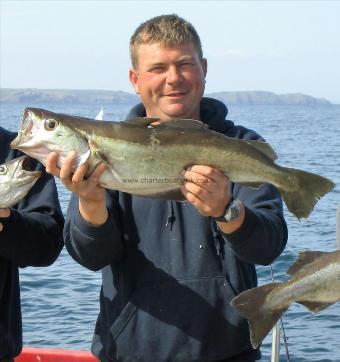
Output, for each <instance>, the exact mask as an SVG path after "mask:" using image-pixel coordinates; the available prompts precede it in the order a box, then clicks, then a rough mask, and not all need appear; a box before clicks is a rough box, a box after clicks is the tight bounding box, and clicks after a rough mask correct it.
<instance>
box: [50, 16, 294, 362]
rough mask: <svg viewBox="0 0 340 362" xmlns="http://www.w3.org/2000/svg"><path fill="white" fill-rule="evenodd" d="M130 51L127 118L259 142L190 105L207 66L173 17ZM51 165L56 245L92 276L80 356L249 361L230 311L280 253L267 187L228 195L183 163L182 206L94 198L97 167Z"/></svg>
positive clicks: (241, 324) (242, 329) (279, 219)
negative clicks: (95, 309)
mask: <svg viewBox="0 0 340 362" xmlns="http://www.w3.org/2000/svg"><path fill="white" fill-rule="evenodd" d="M130 51H131V60H132V68H131V70H130V81H131V83H132V85H133V87H134V89H135V91H136V93H137V94H138V95H139V96H140V99H141V101H142V104H139V105H137V106H136V107H134V108H133V109H132V110H131V112H130V114H129V116H128V118H133V117H136V116H148V117H159V118H160V121H159V122H158V123H161V122H164V121H170V122H171V120H173V119H178V118H183V119H187V118H194V119H199V120H201V121H202V122H204V123H207V124H208V125H209V127H210V128H211V129H212V130H215V131H217V132H221V133H224V134H226V135H227V136H229V137H235V138H247V139H260V137H259V136H258V135H257V134H256V133H255V132H253V131H250V130H247V129H245V128H244V127H239V126H235V125H234V124H233V122H231V121H226V120H225V117H226V115H227V110H226V107H225V106H224V105H223V104H222V103H220V102H218V101H216V100H213V99H208V98H202V96H203V92H204V87H205V76H206V73H207V61H206V59H204V58H203V55H202V48H201V43H200V39H199V37H198V35H197V33H196V31H195V29H194V28H193V27H192V25H191V24H190V23H188V22H186V21H185V20H184V19H181V18H179V17H178V16H176V15H164V16H160V17H156V18H153V19H150V20H148V21H147V22H145V23H143V24H142V25H141V26H139V27H138V28H137V30H136V32H135V33H134V34H133V36H132V38H131V42H130ZM183 122H185V120H184V121H183ZM154 126H155V127H157V122H156V124H154ZM57 158H58V155H57V154H55V153H52V154H51V155H50V156H49V160H48V162H47V170H48V172H50V173H52V174H54V175H56V176H59V177H60V178H61V180H62V181H63V183H64V184H65V185H66V187H68V188H69V189H70V190H71V191H73V192H74V193H75V194H76V195H74V196H73V197H72V200H71V202H70V206H69V210H68V215H67V220H66V224H65V228H64V238H65V244H66V247H67V249H68V251H69V253H70V254H71V256H72V257H73V258H74V259H75V260H76V261H78V262H79V263H80V264H82V265H83V266H85V267H87V268H89V269H91V270H99V269H102V273H103V284H102V290H101V294H100V313H99V316H98V320H97V324H96V329H95V334H94V338H93V346H92V351H93V353H94V354H95V355H96V356H98V357H99V358H100V360H101V361H118V360H119V361H145V362H149V361H158V362H161V361H162V362H163V361H181V362H189V361H254V360H255V359H257V358H259V356H260V353H259V351H258V350H256V351H254V350H253V349H252V347H251V345H250V341H249V331H248V324H247V321H246V320H245V319H243V318H242V317H241V316H240V315H239V314H238V313H237V312H236V311H235V310H234V309H233V308H232V307H231V306H230V301H231V299H232V298H233V297H234V296H235V295H237V294H238V293H239V292H241V291H243V290H245V289H248V288H251V287H254V286H255V285H256V284H257V278H256V272H255V265H254V264H270V263H271V262H272V261H273V260H274V259H275V258H276V257H277V256H279V254H280V253H281V252H282V250H283V248H284V246H285V244H286V240H287V228H286V224H285V221H284V218H283V214H282V202H281V199H280V196H279V194H278V192H277V190H276V189H275V188H274V187H273V186H271V185H264V186H262V187H261V188H260V189H257V190H255V189H250V188H246V187H242V186H240V185H236V184H235V185H234V184H231V183H230V182H229V179H228V178H227V177H226V176H225V175H223V174H222V173H221V172H219V171H218V170H216V169H213V168H211V167H208V166H205V165H193V166H192V167H191V168H190V169H189V170H186V171H185V172H184V173H183V175H184V178H185V180H186V182H185V183H184V185H183V188H182V192H183V194H184V195H185V197H186V199H187V201H188V202H183V203H181V202H175V201H166V200H160V199H148V198H142V197H137V196H132V195H128V194H124V193H121V192H115V191H104V190H103V189H102V188H101V187H99V186H98V179H99V177H100V175H101V174H102V172H103V170H104V169H105V166H104V165H103V164H101V165H99V166H98V167H97V169H96V170H95V171H94V173H93V174H92V175H91V177H90V178H88V179H86V180H84V179H83V176H84V175H85V171H86V167H87V166H86V165H82V166H80V167H79V168H78V169H77V170H76V171H75V172H74V173H73V172H72V165H73V163H74V161H75V154H74V153H73V152H72V153H70V154H69V156H68V157H67V159H66V161H65V163H64V165H63V166H62V168H61V169H58V168H57V166H56V161H57ZM160 177H161V175H160ZM235 200H237V201H235ZM225 215H226V217H225ZM227 220H228V221H227Z"/></svg>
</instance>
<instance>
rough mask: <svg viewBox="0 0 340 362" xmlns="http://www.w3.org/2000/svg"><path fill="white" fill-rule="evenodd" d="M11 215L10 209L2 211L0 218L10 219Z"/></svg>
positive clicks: (0, 210)
mask: <svg viewBox="0 0 340 362" xmlns="http://www.w3.org/2000/svg"><path fill="white" fill-rule="evenodd" d="M10 215H11V210H10V209H0V217H9V216H10Z"/></svg>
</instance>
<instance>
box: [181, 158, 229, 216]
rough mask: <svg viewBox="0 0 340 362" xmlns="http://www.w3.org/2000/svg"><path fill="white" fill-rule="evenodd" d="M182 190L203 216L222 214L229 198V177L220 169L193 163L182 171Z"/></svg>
mask: <svg viewBox="0 0 340 362" xmlns="http://www.w3.org/2000/svg"><path fill="white" fill-rule="evenodd" d="M183 175H184V178H185V180H186V181H185V183H184V185H183V186H182V192H183V194H184V196H185V197H186V199H187V200H188V201H189V202H190V203H191V204H193V205H194V206H195V207H196V208H197V210H198V211H199V212H200V213H201V214H202V215H204V216H212V217H218V216H220V215H222V213H223V211H224V208H225V206H226V205H227V203H228V202H229V200H230V197H231V195H230V191H229V179H228V177H227V176H225V175H223V174H222V173H221V172H220V171H218V170H216V169H214V168H212V167H209V166H203V165H194V166H191V167H189V168H188V169H187V170H186V171H185V172H184V174H183Z"/></svg>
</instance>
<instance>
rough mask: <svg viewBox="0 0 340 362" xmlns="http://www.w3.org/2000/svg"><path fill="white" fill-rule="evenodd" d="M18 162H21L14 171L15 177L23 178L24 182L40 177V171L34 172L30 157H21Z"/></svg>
mask: <svg viewBox="0 0 340 362" xmlns="http://www.w3.org/2000/svg"><path fill="white" fill-rule="evenodd" d="M18 160H19V162H18V164H17V165H16V167H15V169H14V171H13V177H18V178H22V179H23V181H24V180H26V181H27V182H30V181H31V180H32V179H35V178H38V177H40V175H41V172H40V171H33V170H32V165H31V160H30V158H29V157H28V156H26V155H24V156H21V157H19V159H18Z"/></svg>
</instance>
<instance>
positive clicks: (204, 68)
mask: <svg viewBox="0 0 340 362" xmlns="http://www.w3.org/2000/svg"><path fill="white" fill-rule="evenodd" d="M201 64H202V69H203V73H204V78H205V77H206V76H207V72H208V61H207V59H206V58H202V60H201Z"/></svg>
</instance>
